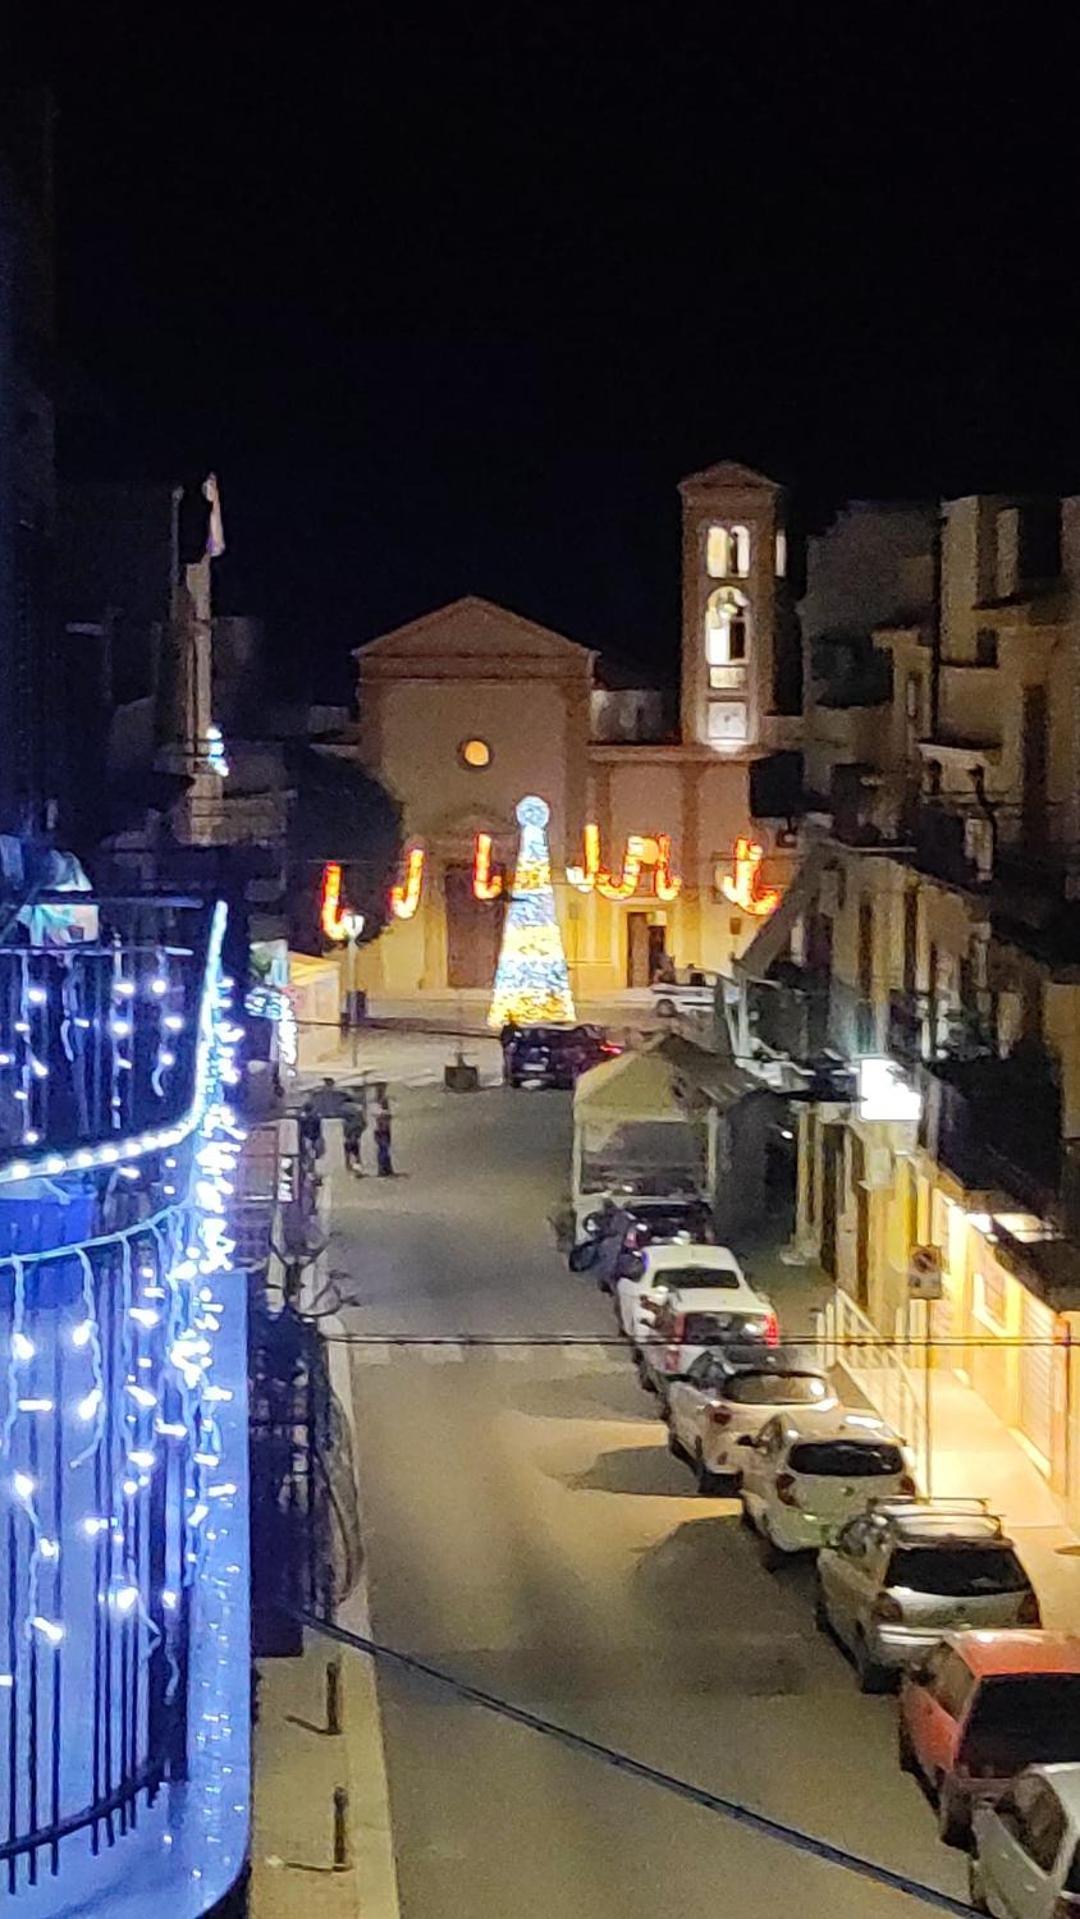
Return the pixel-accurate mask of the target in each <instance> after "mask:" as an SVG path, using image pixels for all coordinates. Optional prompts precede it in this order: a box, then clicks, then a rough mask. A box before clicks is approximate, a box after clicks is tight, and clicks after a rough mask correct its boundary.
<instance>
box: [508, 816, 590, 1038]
mask: <svg viewBox="0 0 1080 1919" xmlns="http://www.w3.org/2000/svg"><path fill="white" fill-rule="evenodd" d="M550 817H551V813H550V808H549V807H548V805H547V802H546V800H542V799H538V798H537V796H536V795H535V794H529V795H527V796H526V798H525V799H523V800H521V801H519V803H518V807H517V820H518V825H519V826H520V828H521V836H520V839H519V841H518V856H517V865H516V867H515V870H514V884H513V887H512V889H511V893H510V906H509V909H508V911H507V915H506V921H505V924H504V926H503V936H502V948H501V950H500V953H499V964H498V966H497V968H496V971H495V988H494V992H493V994H492V1000H491V1010H490V1012H489V1013H488V1025H489V1026H493V1027H495V1028H496V1029H498V1028H500V1027H502V1026H505V1025H506V1023H507V1021H508V1020H513V1021H515V1022H516V1024H517V1025H518V1026H538V1025H561V1024H569V1023H571V1022H572V1021H573V1020H574V1018H575V1017H576V1016H575V1013H574V999H573V994H572V993H571V991H570V975H569V972H568V971H567V965H566V954H565V953H564V951H563V943H562V934H561V933H560V931H559V922H558V919H557V917H556V913H555V894H554V892H553V890H552V885H551V854H550V852H549V850H548V836H547V824H548V820H549V819H550Z"/></svg>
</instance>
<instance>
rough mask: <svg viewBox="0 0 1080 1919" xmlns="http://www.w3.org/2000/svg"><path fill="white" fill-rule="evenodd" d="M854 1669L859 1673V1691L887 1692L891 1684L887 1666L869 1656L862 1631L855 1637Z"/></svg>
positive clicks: (868, 1649) (890, 1675)
mask: <svg viewBox="0 0 1080 1919" xmlns="http://www.w3.org/2000/svg"><path fill="white" fill-rule="evenodd" d="M855 1671H856V1672H857V1673H858V1675H859V1691H860V1692H888V1690H889V1688H890V1686H891V1685H892V1674H891V1673H890V1671H889V1668H888V1667H887V1666H883V1665H881V1664H880V1662H879V1661H878V1660H876V1659H873V1658H872V1657H871V1654H870V1648H869V1646H868V1645H867V1643H866V1640H865V1639H864V1638H863V1635H862V1633H859V1634H858V1635H857V1636H856V1639H855Z"/></svg>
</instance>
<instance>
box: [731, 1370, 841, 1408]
mask: <svg viewBox="0 0 1080 1919" xmlns="http://www.w3.org/2000/svg"><path fill="white" fill-rule="evenodd" d="M828 1396H829V1388H828V1385H827V1383H826V1381H825V1380H824V1379H821V1378H819V1377H818V1375H817V1374H816V1373H738V1374H737V1375H736V1377H735V1378H734V1379H732V1380H729V1381H728V1384H727V1385H726V1386H725V1388H724V1397H725V1399H732V1400H734V1402H735V1404H736V1405H737V1406H813V1405H815V1404H816V1403H817V1401H818V1400H821V1399H827V1398H828Z"/></svg>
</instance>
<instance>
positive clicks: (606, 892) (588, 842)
mask: <svg viewBox="0 0 1080 1919" xmlns="http://www.w3.org/2000/svg"><path fill="white" fill-rule="evenodd" d="M583 839H584V859H583V861H582V864H581V865H580V866H568V867H567V869H566V877H567V880H568V881H569V883H570V885H571V886H574V887H576V888H577V890H578V892H579V893H591V892H593V891H596V892H597V893H599V894H600V895H601V898H603V899H606V900H628V899H632V898H633V896H634V894H635V893H638V892H641V891H642V890H643V889H642V883H641V875H642V871H643V869H645V868H646V867H650V868H651V869H652V872H653V887H654V890H655V893H656V897H657V899H659V900H668V901H670V900H673V899H677V898H678V895H679V892H680V891H681V889H682V880H681V878H680V877H679V875H678V874H676V873H673V872H672V870H671V835H670V833H657V834H652V833H631V834H630V835H629V837H628V839H627V841H626V846H625V848H624V850H623V857H622V868H621V871H620V872H619V874H618V876H614V875H613V874H612V873H610V872H609V871H608V869H607V868H606V867H605V866H604V865H603V863H602V861H601V857H600V828H599V827H598V826H597V825H596V823H595V821H592V820H590V821H589V823H588V824H587V826H586V827H585V832H584V836H583Z"/></svg>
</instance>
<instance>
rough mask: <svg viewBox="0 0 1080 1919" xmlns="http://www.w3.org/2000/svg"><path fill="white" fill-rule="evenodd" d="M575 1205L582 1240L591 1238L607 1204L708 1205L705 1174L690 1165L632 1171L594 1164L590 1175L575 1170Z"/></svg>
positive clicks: (577, 1232) (622, 1166) (577, 1231)
mask: <svg viewBox="0 0 1080 1919" xmlns="http://www.w3.org/2000/svg"><path fill="white" fill-rule="evenodd" d="M573 1182H574V1185H573V1193H572V1196H571V1205H572V1206H573V1212H574V1230H575V1235H576V1238H577V1239H578V1240H583V1239H587V1238H588V1236H589V1233H590V1232H591V1231H592V1230H593V1229H594V1222H595V1221H596V1220H598V1219H599V1217H600V1216H601V1214H602V1213H603V1212H604V1210H605V1207H607V1208H610V1207H612V1206H630V1207H633V1208H635V1209H636V1208H637V1207H638V1206H639V1205H641V1204H642V1203H643V1202H645V1201H647V1200H652V1201H655V1202H656V1203H657V1204H659V1205H671V1204H674V1205H676V1206H683V1205H691V1206H693V1205H705V1204H706V1201H705V1199H704V1197H703V1194H702V1191H701V1175H700V1174H699V1173H694V1172H692V1171H691V1170H690V1168H689V1167H686V1168H682V1169H680V1168H678V1167H666V1168H665V1167H659V1166H657V1167H653V1168H651V1169H641V1168H639V1169H638V1170H636V1171H633V1170H631V1169H630V1168H628V1167H626V1166H625V1165H622V1164H619V1165H613V1166H609V1167H606V1168H602V1167H599V1166H597V1165H592V1166H590V1168H589V1170H588V1173H587V1175H584V1174H582V1171H581V1168H580V1166H577V1165H576V1166H575V1170H574V1172H573Z"/></svg>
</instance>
